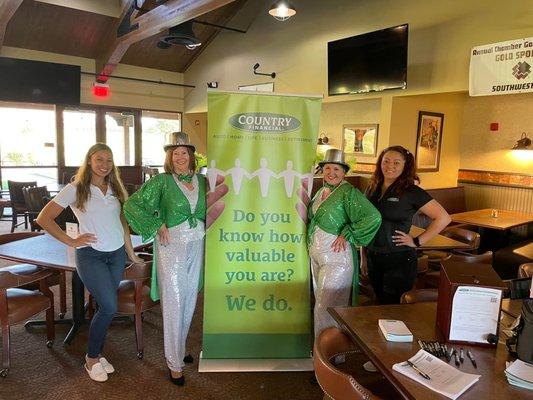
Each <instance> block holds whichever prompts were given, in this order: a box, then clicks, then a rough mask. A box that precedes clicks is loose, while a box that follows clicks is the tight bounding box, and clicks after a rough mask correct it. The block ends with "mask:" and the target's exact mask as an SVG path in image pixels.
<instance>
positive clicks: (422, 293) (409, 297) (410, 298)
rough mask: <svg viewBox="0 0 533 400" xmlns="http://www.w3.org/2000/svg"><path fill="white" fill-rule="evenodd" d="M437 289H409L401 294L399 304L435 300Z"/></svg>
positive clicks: (437, 296) (437, 294)
mask: <svg viewBox="0 0 533 400" xmlns="http://www.w3.org/2000/svg"><path fill="white" fill-rule="evenodd" d="M438 298H439V291H438V290H437V289H411V290H409V291H408V292H405V293H404V294H402V297H401V298H400V304H414V303H424V302H433V301H437V300H438Z"/></svg>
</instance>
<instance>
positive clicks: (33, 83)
mask: <svg viewBox="0 0 533 400" xmlns="http://www.w3.org/2000/svg"><path fill="white" fill-rule="evenodd" d="M80 80H81V68H80V66H79V65H67V64H57V63H49V62H42V61H33V60H21V59H18V58H9V57H0V100H4V101H18V102H24V103H47V104H65V105H79V104H80Z"/></svg>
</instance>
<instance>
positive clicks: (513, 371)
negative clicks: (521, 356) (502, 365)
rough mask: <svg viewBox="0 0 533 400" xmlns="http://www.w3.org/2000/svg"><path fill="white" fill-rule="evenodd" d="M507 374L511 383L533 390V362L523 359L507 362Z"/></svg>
mask: <svg viewBox="0 0 533 400" xmlns="http://www.w3.org/2000/svg"><path fill="white" fill-rule="evenodd" d="M505 376H507V380H508V381H509V383H510V384H511V385H514V386H519V387H522V388H525V389H529V390H533V364H528V363H526V362H524V361H522V360H516V361H515V362H513V363H507V369H506V370H505Z"/></svg>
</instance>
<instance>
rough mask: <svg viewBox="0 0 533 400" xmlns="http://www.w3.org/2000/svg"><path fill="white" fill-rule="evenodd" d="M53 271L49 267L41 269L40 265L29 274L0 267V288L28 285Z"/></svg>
mask: <svg viewBox="0 0 533 400" xmlns="http://www.w3.org/2000/svg"><path fill="white" fill-rule="evenodd" d="M53 273H54V272H53V271H51V270H49V269H41V268H39V267H36V269H35V271H34V272H32V273H29V274H15V273H12V272H9V271H2V270H1V269H0V290H3V289H9V288H14V287H19V286H24V285H28V284H30V283H33V282H36V281H39V280H41V279H44V278H47V277H49V276H51V275H52V274H53Z"/></svg>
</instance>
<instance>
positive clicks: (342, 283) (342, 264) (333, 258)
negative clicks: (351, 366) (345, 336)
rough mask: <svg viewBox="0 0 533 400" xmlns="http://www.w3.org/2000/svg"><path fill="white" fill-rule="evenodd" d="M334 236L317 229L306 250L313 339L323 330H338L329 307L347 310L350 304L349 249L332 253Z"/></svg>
mask: <svg viewBox="0 0 533 400" xmlns="http://www.w3.org/2000/svg"><path fill="white" fill-rule="evenodd" d="M335 239H337V236H335V235H332V234H330V233H327V232H324V231H323V230H321V229H320V228H318V227H317V229H316V231H315V233H314V235H313V243H312V244H311V246H310V247H309V257H310V258H311V274H312V276H313V291H314V293H315V310H314V316H315V339H316V338H317V337H318V334H319V333H320V332H321V331H322V330H324V329H325V328H329V327H332V326H337V324H336V323H335V320H334V319H333V318H332V317H331V316H330V314H329V313H328V310H327V309H328V307H335V306H347V305H348V302H349V301H350V293H351V291H352V279H353V257H352V248H351V246H350V244H349V243H346V250H345V251H341V252H339V253H335V252H334V251H333V250H332V249H331V244H332V243H333V242H334V241H335Z"/></svg>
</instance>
